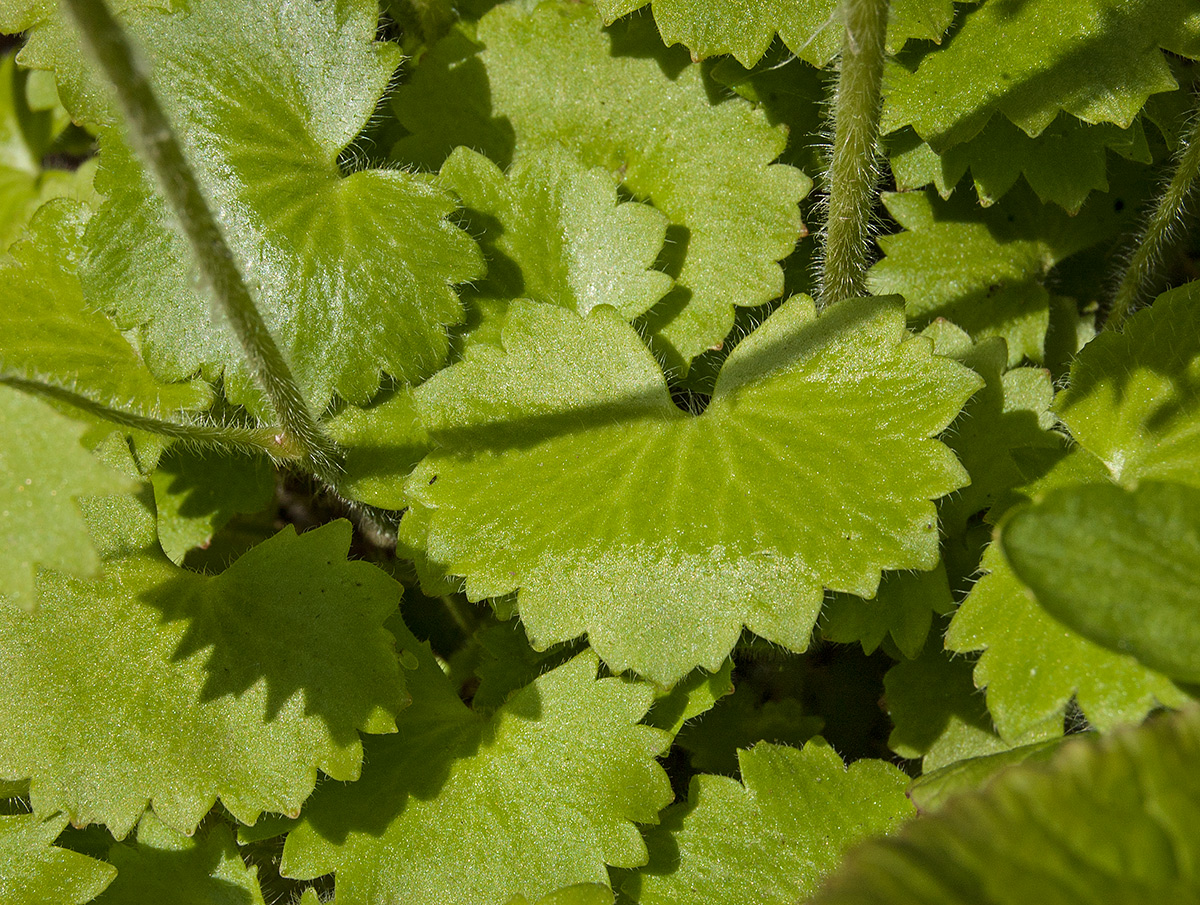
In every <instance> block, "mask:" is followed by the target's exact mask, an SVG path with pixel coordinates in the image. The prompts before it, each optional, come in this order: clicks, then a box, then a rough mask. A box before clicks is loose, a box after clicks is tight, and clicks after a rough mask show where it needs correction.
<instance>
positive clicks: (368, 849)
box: [283, 635, 670, 905]
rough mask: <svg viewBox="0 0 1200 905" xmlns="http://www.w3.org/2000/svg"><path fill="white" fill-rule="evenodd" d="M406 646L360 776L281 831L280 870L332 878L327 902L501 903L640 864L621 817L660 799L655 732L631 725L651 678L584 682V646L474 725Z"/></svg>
mask: <svg viewBox="0 0 1200 905" xmlns="http://www.w3.org/2000/svg"><path fill="white" fill-rule="evenodd" d="M398 637H400V640H401V643H402V644H405V645H406V646H407V645H408V642H407V641H406V640H405V639H404V638H403V637H401V636H399V635H398ZM416 652H417V659H418V661H419V664H418V666H417V667H416V668H415V669H414V670H412V671H411V672H410V673H409V677H408V682H409V688H410V690H411V692H412V697H413V703H412V706H411V707H409V709H408V710H406V711H405V712H404V713H403V714H401V716H400V718H399V719H398V721H397V722H398V725H399V732H398V733H397V734H396V735H394V736H387V737H380V738H377V739H374V740H373V741H371V742H370V744H369V747H368V749H367V760H366V764H365V766H364V768H363V775H362V778H361V779H360V780H359V781H358V782H355V783H351V784H349V785H334V784H329V785H326V786H324V787H322V789H321V790H320V791H319V792H318V793H317V794H316V795H315V796H314V797H313V799H312V801H311V802H310V803H309V805H308V806H307V807H306V808H305V811H304V816H303V818H302V821H301V823H300V825H299V826H298V827H297V828H296V829H295V830H293V831H292V832H291V833H290V834H289V835H288V838H287V842H286V844H285V848H284V854H283V871H284V873H285V874H286V875H288V876H295V877H316V876H319V875H321V874H324V873H328V872H329V871H335V872H336V877H337V896H338V900H339V901H350V902H375V901H414V902H455V903H461V905H498V903H505V902H508V901H509V900H510V899H511V898H512V897H514V896H517V895H520V896H523V897H525V899H527V900H531V901H537V900H538V899H539V898H541V897H542V896H544V895H548V894H549V893H551V892H553V891H555V890H557V889H559V888H561V887H564V886H570V885H574V884H580V883H593V884H599V885H602V886H606V887H607V886H608V871H607V868H606V865H608V864H611V865H615V866H620V867H636V866H638V865H640V864H644V863H645V859H646V848H645V844H644V843H643V842H642V838H641V835H640V833H639V832H638V830H637V828H636V827H635V826H634V822H635V821H636V822H638V823H652V822H654V821H655V820H657V816H658V810H659V808H661V807H662V806H664V805H665V804H666V803H667V802H668V801H669V800H670V788H669V785H668V783H667V778H666V774H665V773H663V771H662V768H661V767H659V766H658V764H657V763H656V762H655V760H654V758H655V756H656V755H657V754H659V753H660V752H661V751H662V750H663V749H664V748H665V747H666V745H667V738H666V735H665V733H662V732H660V731H659V730H657V729H652V728H650V727H649V726H643V725H638V720H639V719H641V717H642V716H643V715H644V714H645V712H646V710H647V709H648V708H649V706H650V704H651V701H652V699H653V696H652V692H651V689H650V687H649V686H647V685H645V684H642V683H627V682H624V681H622V680H620V679H617V678H608V679H597V678H596V670H597V666H598V662H597V660H596V658H595V656H594V655H592V654H590V653H584V654H581V655H579V656H578V657H576V658H575V659H573V660H571V661H570V662H568V663H566V664H564V665H562V666H560V667H558V668H557V669H555V670H553V671H552V672H549V673H546V674H545V675H543V676H542V677H540V678H539V679H537V680H536V681H535V682H533V683H532V684H530V685H528V686H526V687H525V688H524V689H523V690H522V691H520V692H518V693H517V694H516V695H514V696H513V697H511V698H509V699H508V701H507V702H506V703H505V704H504V705H503V706H502V707H500V709H499V710H497V711H496V712H495V713H494V714H492V715H491V716H490V717H487V718H484V717H482V716H480V715H479V714H476V713H475V712H473V711H472V710H470V709H469V708H467V706H466V705H464V704H463V703H462V702H461V701H459V699H458V697H457V696H456V695H455V693H454V691H453V689H452V688H451V687H450V685H449V683H448V682H447V681H446V678H445V676H444V675H443V674H442V671H441V669H440V667H439V666H438V665H437V662H436V661H435V660H434V659H433V657H432V655H431V654H430V653H429V650H428V648H427V647H425V646H424V645H421V646H417V647H416ZM550 901H552V902H554V901H556V900H554V899H553V898H552V899H551V900H550Z"/></svg>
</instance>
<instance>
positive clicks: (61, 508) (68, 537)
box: [0, 315, 129, 611]
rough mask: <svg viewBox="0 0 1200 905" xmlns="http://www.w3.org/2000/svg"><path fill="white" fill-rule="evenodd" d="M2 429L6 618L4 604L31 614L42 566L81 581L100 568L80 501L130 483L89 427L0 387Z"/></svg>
mask: <svg viewBox="0 0 1200 905" xmlns="http://www.w3.org/2000/svg"><path fill="white" fill-rule="evenodd" d="M0 317H2V315H0ZM0 342H2V340H0ZM0 423H2V424H3V425H4V429H3V432H0V598H2V600H0V611H3V610H4V608H5V607H4V602H3V601H11V602H14V603H16V604H18V605H20V606H21V607H24V608H25V609H32V608H33V607H34V605H35V604H36V602H37V597H36V594H35V591H34V581H35V578H36V574H37V573H36V570H37V568H38V567H39V566H42V567H45V568H49V569H61V570H64V571H67V572H70V573H72V574H74V575H81V576H90V575H94V574H96V572H97V571H98V569H99V567H100V559H99V557H98V556H97V555H96V551H95V549H94V548H93V546H92V542H91V539H90V538H89V536H88V530H87V526H86V525H85V523H84V521H83V516H82V515H81V514H80V511H79V507H78V503H77V498H78V497H81V496H91V495H102V494H109V493H120V492H122V491H124V490H126V489H128V486H129V484H128V481H126V480H125V479H124V478H123V477H122V476H121V475H120V474H119V473H117V472H116V471H113V470H112V469H110V468H107V467H106V466H104V465H102V464H100V463H99V462H98V461H96V459H95V458H94V457H93V456H92V455H91V453H89V452H88V451H87V450H86V449H84V448H83V446H82V445H81V444H80V438H81V437H82V436H83V434H84V431H85V430H86V429H87V428H86V427H85V426H84V425H83V424H81V423H79V422H78V421H73V420H71V419H70V418H67V417H66V416H64V415H61V414H59V412H58V411H56V410H55V409H53V408H51V407H50V406H49V405H47V404H46V403H44V402H42V401H41V400H39V399H35V398H34V397H32V396H27V395H25V394H24V393H21V392H19V391H17V390H14V389H11V388H10V387H7V386H2V385H0Z"/></svg>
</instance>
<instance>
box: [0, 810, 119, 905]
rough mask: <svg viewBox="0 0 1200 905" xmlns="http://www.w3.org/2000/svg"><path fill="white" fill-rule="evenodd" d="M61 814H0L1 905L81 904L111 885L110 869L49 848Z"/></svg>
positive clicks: (58, 829)
mask: <svg viewBox="0 0 1200 905" xmlns="http://www.w3.org/2000/svg"><path fill="white" fill-rule="evenodd" d="M66 825H67V818H66V816H65V815H55V816H52V817H47V818H45V819H44V820H43V819H39V818H37V817H35V816H34V815H33V814H21V815H18V816H0V898H3V900H4V903H5V905H45V903H48V902H54V903H58V905H83V903H85V902H90V901H92V899H93V898H95V897H96V896H97V895H98V894H99V893H100V892H101V890H103V889H104V887H106V886H108V884H109V883H111V882H112V879H113V876H114V875H115V874H116V870H115V868H113V867H112V865H110V864H105V863H104V862H102V861H96V860H95V859H93V858H89V857H87V856H86V855H81V854H78V853H77V852H72V851H69V850H67V849H64V848H59V847H57V846H55V845H54V840H55V839H56V838H58V834H59V833H61V832H62V830H63V827H65V826H66Z"/></svg>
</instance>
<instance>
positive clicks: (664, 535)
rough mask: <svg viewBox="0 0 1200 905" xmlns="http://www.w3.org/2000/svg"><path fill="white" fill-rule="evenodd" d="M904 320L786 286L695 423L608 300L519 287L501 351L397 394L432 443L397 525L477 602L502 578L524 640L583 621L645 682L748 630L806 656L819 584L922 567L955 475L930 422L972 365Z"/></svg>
mask: <svg viewBox="0 0 1200 905" xmlns="http://www.w3.org/2000/svg"><path fill="white" fill-rule="evenodd" d="M901 320H902V319H901V314H900V311H899V308H898V306H897V305H896V303H895V302H894V301H890V300H878V299H873V300H856V301H851V302H848V303H846V304H844V305H841V306H839V307H837V308H833V309H830V310H829V311H828V312H827V313H826V314H824V315H823V316H822V317H821V318H819V319H814V313H813V306H812V302H811V301H810V300H805V299H798V300H793V301H792V302H790V303H788V304H785V305H784V306H783V307H782V308H781V309H779V310H778V311H777V312H776V313H775V314H773V315H772V316H771V318H770V319H769V320H768V321H767V322H766V323H765V324H764V325H763V326H762V327H760V328H759V329H758V331H756V332H755V333H754V334H752V335H751V336H750V337H749V338H748V339H746V340H744V341H743V342H742V343H741V344H740V345H739V346H738V347H737V349H736V350H735V351H734V352H733V354H732V355H731V356H730V357H729V359H728V360H727V361H726V363H725V366H724V368H723V370H722V372H721V375H720V378H719V380H718V382H717V387H716V391H715V393H714V395H713V399H712V403H711V404H710V405H709V407H708V408H707V410H706V411H705V412H704V413H703V414H702V415H700V416H698V417H697V416H689V415H685V414H684V413H683V412H681V411H680V410H679V409H677V408H675V406H674V405H673V404H672V403H671V401H670V397H669V396H668V394H667V388H666V385H665V382H664V380H663V376H662V372H661V371H660V369H659V368H658V366H657V364H656V363H655V362H654V360H653V358H651V356H650V355H649V353H648V352H647V351H646V349H645V347H644V346H643V345H642V344H641V342H640V339H639V337H638V336H637V334H636V333H635V332H634V331H633V330H632V329H631V328H630V327H628V326H627V325H626V324H625V323H624V322H623V321H622V320H621V319H620V318H619V316H618V315H617V314H616V312H614V311H613V310H612V309H611V308H607V307H600V308H596V309H594V310H593V311H592V313H591V315H590V316H589V317H588V319H587V320H586V321H585V320H581V319H580V318H579V317H578V316H576V315H574V314H571V313H569V312H566V311H563V310H561V309H559V308H556V307H553V306H548V305H535V304H533V303H519V304H515V305H514V307H513V309H512V312H511V313H510V315H509V319H508V323H507V326H506V329H505V334H504V348H503V349H499V348H495V347H491V346H487V347H476V348H475V349H474V350H473V353H472V354H470V355H468V358H467V359H466V361H464V362H462V363H460V364H458V365H455V366H453V367H451V368H449V369H447V370H445V371H443V372H442V373H441V374H439V375H438V376H437V377H435V378H433V379H432V380H430V381H429V382H427V383H426V384H424V385H423V386H422V387H421V388H420V390H418V391H417V393H416V396H417V402H416V404H417V406H418V409H419V410H420V411H421V412H422V420H423V421H424V423H425V424H426V425H427V426H428V428H429V430H430V432H431V434H432V436H433V437H434V438H435V440H438V441H439V442H443V443H445V448H443V449H439V450H437V451H435V452H433V453H432V454H431V455H429V456H428V457H427V458H426V459H425V460H424V461H423V462H422V464H421V465H420V466H419V467H418V468H417V469H416V471H414V472H413V474H412V476H411V477H410V478H409V481H408V484H407V490H408V494H409V496H410V499H411V501H412V508H411V509H410V510H409V513H408V514H407V515H406V516H405V519H404V521H403V522H402V524H401V538H402V540H403V541H404V542H405V543H406V544H407V545H409V546H411V547H413V548H415V549H417V550H419V551H423V555H424V556H425V557H427V558H428V559H429V560H430V561H431V562H432V563H434V564H435V565H436V566H437V567H438V568H440V569H441V570H443V571H444V572H445V573H448V574H453V575H462V576H465V577H466V579H467V584H466V590H467V594H468V596H469V597H471V598H472V599H476V600H478V599H482V598H486V597H500V596H503V595H506V594H510V593H512V592H513V591H515V590H518V589H520V595H519V598H518V607H519V609H520V612H521V617H522V620H523V622H524V623H525V626H526V630H527V631H528V632H529V635H530V638H531V640H532V641H533V643H534V645H535V646H536V647H542V646H545V645H548V644H552V643H555V642H558V641H566V640H569V639H571V638H575V637H577V636H579V635H580V634H582V633H583V632H587V633H588V639H589V642H590V643H591V644H592V646H593V647H595V649H596V650H597V652H598V653H599V654H600V655H601V656H602V657H603V658H604V659H605V661H606V662H607V663H608V664H609V665H610V666H611V667H612V668H613V669H615V670H626V669H633V670H635V671H637V672H639V673H641V674H642V675H645V676H647V677H649V678H652V679H653V680H654V681H656V682H659V683H660V684H663V685H670V684H673V683H674V682H675V681H677V680H678V679H680V678H681V677H682V676H683V675H685V674H686V673H688V672H690V671H691V670H692V669H694V668H695V667H697V666H703V667H705V668H706V669H708V670H710V671H712V670H716V669H717V668H719V667H720V665H721V663H722V661H723V660H724V659H725V657H726V656H727V655H728V654H729V651H730V650H731V649H732V648H733V645H734V642H735V641H736V640H737V638H738V636H739V635H740V633H741V630H742V627H743V626H746V627H748V628H750V629H751V630H752V631H754V632H756V633H757V634H759V635H761V636H763V637H765V638H768V639H770V640H773V641H776V642H778V643H780V644H784V645H786V646H788V647H789V648H791V649H793V650H803V649H804V648H805V647H806V646H807V643H808V637H809V633H810V632H811V630H812V626H813V623H814V622H815V621H816V617H817V613H818V611H819V609H820V605H821V600H822V597H823V588H824V587H832V588H835V589H838V590H843V591H847V592H849V593H855V594H858V595H859V596H863V597H870V596H872V595H874V593H875V590H876V587H877V586H878V582H879V573H880V571H881V570H883V569H930V568H932V567H933V566H934V565H935V564H936V562H937V531H936V522H935V519H934V517H933V511H932V509H933V507H932V505H931V503H930V502H929V500H931V499H935V498H937V497H938V496H941V495H943V494H945V493H947V492H949V491H950V490H952V489H954V488H955V487H958V486H961V484H962V482H963V475H962V471H961V469H960V468H959V466H958V464H957V463H956V462H955V461H954V460H953V458H952V457H951V456H950V454H949V453H948V451H947V450H946V449H945V447H944V446H942V445H941V444H940V443H938V442H937V441H935V440H933V439H930V438H932V437H933V436H935V435H936V434H937V433H938V432H939V431H940V430H941V429H942V428H943V427H945V426H946V424H947V423H948V422H949V421H950V420H951V419H952V418H953V417H954V415H955V414H957V412H958V410H959V407H960V406H961V405H962V402H963V400H964V399H965V398H966V397H967V396H969V395H970V394H971V393H972V392H974V390H975V389H976V388H977V387H978V379H977V378H976V377H975V376H974V375H973V374H971V373H970V372H968V371H967V370H966V369H964V368H962V367H960V366H959V365H956V364H954V363H952V362H949V361H946V360H945V359H939V358H933V357H931V356H930V354H929V351H928V345H927V344H926V341H924V340H919V339H918V340H914V339H912V338H911V337H908V336H907V334H906V333H905V331H904V329H903V324H902V322H901ZM909 400H919V401H920V404H919V405H916V404H913V403H911V402H909ZM735 451H736V452H735ZM864 475H869V476H870V481H869V483H864V482H863V480H862V477H863V476H864ZM883 486H886V487H888V488H889V492H888V494H887V495H886V497H879V496H878V495H877V494H876V493H875V488H877V487H883ZM784 500H804V501H805V505H804V507H803V508H801V509H794V508H789V507H788V506H786V505H781V501H784Z"/></svg>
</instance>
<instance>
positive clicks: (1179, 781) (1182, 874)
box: [814, 709, 1200, 905]
mask: <svg viewBox="0 0 1200 905" xmlns="http://www.w3.org/2000/svg"><path fill="white" fill-rule="evenodd" d="M1198 767H1200V717H1198V715H1197V712H1196V711H1195V710H1194V709H1193V710H1191V711H1190V712H1189V713H1187V714H1181V715H1179V716H1177V717H1172V718H1163V719H1159V720H1156V721H1155V722H1153V723H1152V724H1150V725H1148V726H1145V727H1142V728H1140V729H1138V730H1136V731H1127V732H1124V733H1119V734H1114V735H1112V736H1110V737H1109V738H1105V739H1101V740H1099V741H1098V742H1095V743H1090V742H1087V741H1076V742H1074V743H1072V744H1068V745H1064V746H1063V748H1062V749H1061V750H1060V751H1059V752H1058V754H1057V755H1056V756H1055V757H1054V758H1053V759H1052V760H1051V761H1050V762H1049V763H1037V764H1029V765H1026V766H1021V767H1015V768H1013V769H1010V770H1008V771H1006V772H1005V773H1003V774H1002V775H1001V776H999V777H998V778H997V779H996V780H995V781H994V782H993V783H992V784H991V785H990V786H988V787H987V788H986V789H985V790H984V791H982V792H978V793H974V794H966V795H963V796H961V797H959V798H957V799H955V800H953V801H950V802H949V803H947V804H946V805H945V806H944V807H942V808H941V810H939V812H938V813H937V814H935V815H933V816H932V817H928V818H924V819H921V820H915V821H913V822H912V823H910V824H909V825H908V826H907V827H905V828H904V829H903V830H902V831H901V832H900V833H899V834H898V835H897V836H896V837H895V838H894V839H884V840H878V841H873V842H870V843H868V844H866V845H864V846H862V847H860V848H859V849H857V850H855V851H852V852H851V853H850V854H849V856H848V857H847V859H846V862H845V864H844V866H843V868H842V869H841V871H840V872H839V873H837V874H835V875H834V876H833V877H832V878H831V880H830V881H829V882H828V883H827V884H826V885H825V888H824V889H823V890H822V892H821V893H820V894H819V895H818V896H817V897H816V898H815V900H814V902H815V903H816V905H876V903H877V905H884V903H886V905H909V903H912V905H917V903H928V902H939V903H946V905H959V903H961V905H968V903H971V905H974V903H978V902H991V903H996V905H1018V903H1022V905H1023V903H1026V902H1044V903H1048V905H1059V903H1061V905H1066V903H1073V902H1095V903H1104V905H1108V903H1112V905H1116V903H1123V902H1192V901H1195V900H1196V899H1197V898H1198V897H1200V875H1198V872H1197V864H1200V842H1198V839H1200V837H1197V835H1196V833H1195V829H1194V828H1195V826H1196V824H1197V822H1198V821H1200V769H1197V768H1198Z"/></svg>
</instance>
